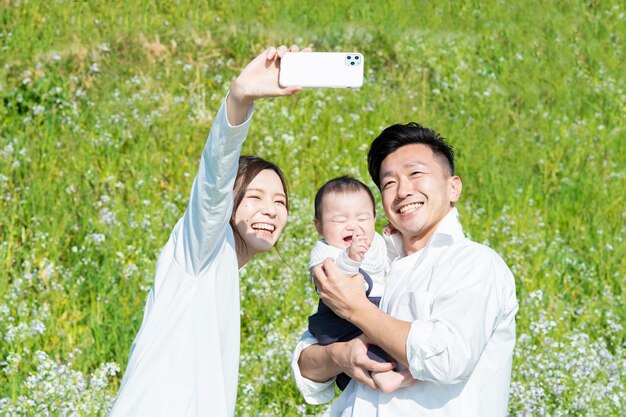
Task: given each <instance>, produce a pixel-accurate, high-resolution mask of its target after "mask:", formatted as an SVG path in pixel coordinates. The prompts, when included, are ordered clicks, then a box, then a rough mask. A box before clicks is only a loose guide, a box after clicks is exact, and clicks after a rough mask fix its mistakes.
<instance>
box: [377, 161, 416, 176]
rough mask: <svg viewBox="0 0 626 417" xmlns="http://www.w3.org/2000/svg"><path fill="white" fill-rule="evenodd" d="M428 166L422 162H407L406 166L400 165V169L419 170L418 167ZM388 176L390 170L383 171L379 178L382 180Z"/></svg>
mask: <svg viewBox="0 0 626 417" xmlns="http://www.w3.org/2000/svg"><path fill="white" fill-rule="evenodd" d="M427 166H428V165H427V164H426V163H424V162H421V161H411V162H407V163H406V164H404V165H402V168H404V169H407V168H419V167H427ZM388 175H391V172H390V170H387V171H383V172H381V173H380V178H384V177H386V176H388Z"/></svg>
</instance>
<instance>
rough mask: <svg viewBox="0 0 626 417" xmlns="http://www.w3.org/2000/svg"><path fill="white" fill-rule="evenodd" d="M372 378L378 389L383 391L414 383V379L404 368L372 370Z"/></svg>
mask: <svg viewBox="0 0 626 417" xmlns="http://www.w3.org/2000/svg"><path fill="white" fill-rule="evenodd" d="M372 379H373V380H374V383H375V384H376V386H377V387H378V389H380V390H381V391H382V392H385V393H389V392H393V391H395V390H397V389H398V388H405V387H410V386H411V385H413V384H415V379H413V376H412V375H411V373H410V372H409V371H408V370H406V369H405V370H403V371H389V372H378V373H375V372H372Z"/></svg>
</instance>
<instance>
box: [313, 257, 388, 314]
mask: <svg viewBox="0 0 626 417" xmlns="http://www.w3.org/2000/svg"><path fill="white" fill-rule="evenodd" d="M313 279H314V280H315V286H316V287H317V290H318V292H319V295H320V298H321V299H322V301H324V304H326V305H327V306H328V307H329V308H330V309H331V310H333V311H334V312H335V314H337V315H338V316H339V317H341V318H344V319H346V320H348V321H351V318H352V317H354V316H355V315H358V314H362V313H364V312H366V311H368V310H369V309H376V310H377V309H378V308H377V307H376V306H375V305H374V304H372V303H370V302H369V300H368V299H367V298H366V297H365V290H364V289H363V276H362V275H361V274H357V275H355V276H354V277H348V276H345V275H343V274H342V273H341V272H339V268H337V266H336V265H335V262H334V261H333V259H332V258H327V259H326V260H324V263H323V264H322V265H318V266H315V267H313Z"/></svg>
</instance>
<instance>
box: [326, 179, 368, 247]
mask: <svg viewBox="0 0 626 417" xmlns="http://www.w3.org/2000/svg"><path fill="white" fill-rule="evenodd" d="M375 222H376V218H375V217H374V207H372V200H370V197H369V196H368V195H367V193H366V192H365V191H358V192H343V193H329V194H327V195H325V196H324V199H323V200H322V219H321V221H320V220H315V227H316V228H317V231H318V232H319V234H320V235H322V237H323V238H324V239H325V240H326V242H327V243H328V244H329V245H331V246H334V247H337V248H342V249H343V248H347V247H348V246H350V243H352V236H353V235H354V233H355V231H357V232H358V234H359V235H365V236H366V237H367V241H368V242H369V243H372V239H374V232H375Z"/></svg>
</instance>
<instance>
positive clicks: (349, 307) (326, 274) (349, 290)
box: [313, 259, 411, 383]
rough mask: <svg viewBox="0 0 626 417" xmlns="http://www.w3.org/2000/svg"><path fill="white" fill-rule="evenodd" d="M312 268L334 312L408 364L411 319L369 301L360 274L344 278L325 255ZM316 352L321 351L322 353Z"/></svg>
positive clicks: (321, 291) (374, 342) (320, 289)
mask: <svg viewBox="0 0 626 417" xmlns="http://www.w3.org/2000/svg"><path fill="white" fill-rule="evenodd" d="M313 272H314V277H315V283H316V285H317V288H318V291H319V294H320V297H321V298H322V300H324V303H326V305H328V306H329V307H330V308H331V309H332V310H333V311H334V312H335V314H337V315H338V316H340V317H342V318H344V319H346V320H348V321H349V322H351V323H352V324H354V325H355V326H357V327H358V328H360V329H361V330H362V331H363V333H365V334H366V335H367V336H368V337H369V339H370V340H371V343H372V344H375V345H378V346H379V347H381V348H382V349H383V350H384V351H385V352H387V353H388V354H389V355H391V356H392V357H394V358H395V359H396V360H397V361H398V362H400V363H401V364H402V365H404V366H407V367H408V361H407V355H406V340H407V336H408V334H409V330H411V323H410V322H408V321H402V320H398V319H396V318H393V317H391V316H390V315H388V314H386V313H385V312H383V311H382V310H381V309H379V308H378V307H376V306H375V305H374V304H372V303H371V302H369V300H368V299H367V298H366V297H365V293H364V292H363V285H362V284H361V282H362V279H361V277H360V276H359V277H358V278H355V279H346V277H345V276H343V275H341V274H340V272H339V270H338V269H337V267H336V266H335V265H334V263H333V262H332V260H328V259H327V260H326V261H324V264H323V265H320V266H318V267H315V268H314V271H313ZM348 300H349V302H348ZM342 352H343V351H342ZM328 353H329V352H327V353H326V354H328ZM330 353H331V355H330V359H331V360H335V358H334V356H333V353H334V352H330ZM316 354H318V355H321V353H316ZM339 360H341V359H339ZM343 365H345V363H343ZM344 372H345V371H344ZM370 380H371V378H370ZM372 383H373V382H372Z"/></svg>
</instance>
